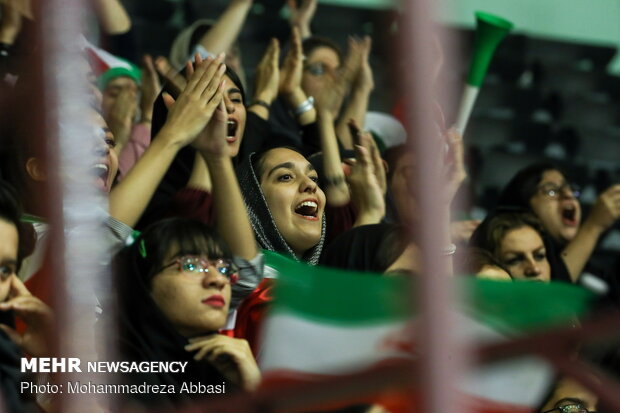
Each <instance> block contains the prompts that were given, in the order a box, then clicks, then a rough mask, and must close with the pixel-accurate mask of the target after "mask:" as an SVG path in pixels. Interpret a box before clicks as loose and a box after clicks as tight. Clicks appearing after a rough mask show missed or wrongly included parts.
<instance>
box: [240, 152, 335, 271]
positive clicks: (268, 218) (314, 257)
mask: <svg viewBox="0 0 620 413" xmlns="http://www.w3.org/2000/svg"><path fill="white" fill-rule="evenodd" d="M255 156H257V155H256V154H254V153H252V154H250V156H249V157H248V160H247V161H246V162H243V163H242V164H241V165H240V167H239V168H238V169H237V178H238V179H239V185H240V186H241V192H242V194H243V198H244V200H245V206H246V208H247V210H248V215H249V217H250V223H251V224H252V228H253V229H254V235H255V237H256V240H257V241H258V243H259V245H260V246H261V247H262V248H264V249H266V250H269V251H275V252H279V253H281V254H287V255H289V256H290V257H292V258H294V259H296V260H298V258H297V257H296V255H295V252H294V251H293V249H292V248H291V247H290V245H288V243H287V242H286V240H285V239H284V237H282V234H280V231H279V230H278V228H277V226H276V222H275V220H274V219H273V216H272V215H271V211H269V207H268V206H267V200H266V199H265V196H264V195H263V191H262V189H261V186H260V180H259V179H258V177H257V176H256V172H255V171H254V167H253V165H252V163H253V160H254V157H255ZM324 243H325V214H323V228H322V230H321V239H320V240H319V242H318V243H317V244H316V245H315V246H314V247H312V248H311V249H310V250H308V251H307V252H306V253H305V254H304V256H303V257H302V260H303V261H305V262H307V263H308V264H310V265H316V264H318V263H319V258H320V256H321V251H322V250H323V244H324Z"/></svg>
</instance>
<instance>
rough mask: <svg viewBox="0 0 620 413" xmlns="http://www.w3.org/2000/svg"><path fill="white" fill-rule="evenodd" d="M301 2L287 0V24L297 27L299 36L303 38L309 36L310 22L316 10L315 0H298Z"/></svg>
mask: <svg viewBox="0 0 620 413" xmlns="http://www.w3.org/2000/svg"><path fill="white" fill-rule="evenodd" d="M300 1H301V4H300V5H297V0H287V2H286V4H287V5H288V8H289V11H290V16H289V19H288V21H289V24H290V25H291V26H292V27H298V28H299V31H300V34H301V38H302V39H305V38H307V37H310V36H311V35H312V33H311V32H310V23H311V22H312V18H313V17H314V13H315V12H316V4H317V0H300Z"/></svg>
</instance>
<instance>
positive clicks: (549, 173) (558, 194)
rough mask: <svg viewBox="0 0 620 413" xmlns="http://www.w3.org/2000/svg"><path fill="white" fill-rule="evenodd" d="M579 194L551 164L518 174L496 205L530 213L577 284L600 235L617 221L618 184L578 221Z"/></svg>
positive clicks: (580, 215) (579, 214)
mask: <svg viewBox="0 0 620 413" xmlns="http://www.w3.org/2000/svg"><path fill="white" fill-rule="evenodd" d="M578 197H579V191H578V190H577V189H576V188H575V187H574V186H573V185H572V183H571V182H570V181H568V180H567V178H566V175H565V174H564V173H562V172H561V171H560V170H559V169H558V168H557V167H556V166H554V165H553V164H546V163H543V164H534V165H531V166H529V167H527V168H525V169H522V170H521V171H519V172H518V173H517V174H516V175H515V176H514V177H513V178H512V179H511V181H510V182H509V183H508V184H507V185H506V187H505V188H504V190H503V191H502V193H501V195H500V198H499V201H498V206H500V207H518V208H523V209H524V210H528V211H531V212H533V213H534V214H535V215H536V216H537V217H538V218H539V219H540V222H541V224H542V226H543V228H544V229H545V232H546V233H547V234H548V235H549V236H550V240H552V242H553V243H554V244H555V250H556V251H557V252H555V254H557V256H558V257H561V260H562V262H563V263H564V265H565V266H566V269H567V271H568V274H569V276H570V280H571V281H572V282H577V280H578V279H579V277H580V276H581V273H582V272H583V270H584V268H585V267H586V265H587V263H588V260H589V259H590V256H591V255H592V252H593V251H594V248H595V247H596V244H597V242H598V241H599V239H600V237H601V235H602V234H603V233H604V232H605V231H606V230H607V229H609V228H610V227H611V226H612V225H613V224H614V223H615V222H616V221H617V220H618V218H620V185H613V186H611V187H610V188H609V189H607V190H606V191H605V192H603V193H602V194H601V195H599V197H598V198H597V200H596V202H595V204H594V206H593V207H592V210H591V212H590V214H589V216H588V217H587V219H585V220H584V221H583V222H582V211H581V204H580V203H579V199H578Z"/></svg>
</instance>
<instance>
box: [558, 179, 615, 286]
mask: <svg viewBox="0 0 620 413" xmlns="http://www.w3.org/2000/svg"><path fill="white" fill-rule="evenodd" d="M618 218H620V185H613V186H611V187H610V188H608V189H607V190H606V191H605V192H603V193H602V194H601V195H600V196H599V197H598V198H597V200H596V203H595V204H594V206H593V207H592V211H591V212H590V215H589V216H588V218H587V219H586V220H585V222H584V223H583V225H582V226H581V228H579V231H578V232H577V235H575V238H573V240H572V241H571V242H569V243H568V245H567V246H566V247H565V248H564V250H563V251H562V259H564V263H565V264H566V267H567V268H568V272H569V273H570V277H571V279H572V280H573V282H576V281H577V280H578V279H579V276H580V275H581V272H582V271H583V269H584V267H585V266H586V264H587V262H588V260H589V259H590V256H591V255H592V252H593V251H594V248H595V247H596V244H597V243H598V240H599V238H600V237H601V234H603V232H605V231H606V230H607V229H609V228H610V227H611V226H612V225H613V224H614V223H615V222H616V221H617V220H618Z"/></svg>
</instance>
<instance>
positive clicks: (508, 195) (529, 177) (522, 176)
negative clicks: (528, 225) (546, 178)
mask: <svg viewBox="0 0 620 413" xmlns="http://www.w3.org/2000/svg"><path fill="white" fill-rule="evenodd" d="M553 170H556V171H560V172H561V173H562V174H563V175H565V174H564V173H563V171H562V170H561V169H560V168H559V167H558V166H557V165H554V164H552V163H549V162H541V163H535V164H533V165H530V166H528V167H526V168H524V169H521V170H520V171H519V172H517V174H516V175H515V176H514V177H513V178H512V179H511V180H510V182H508V184H507V185H506V186H505V187H504V189H503V190H502V192H501V194H500V195H499V200H498V201H497V205H498V207H518V208H523V209H525V210H531V207H530V199H532V197H533V196H534V195H535V194H536V191H537V189H538V184H540V181H541V180H542V177H543V174H544V173H545V172H547V171H553Z"/></svg>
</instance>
